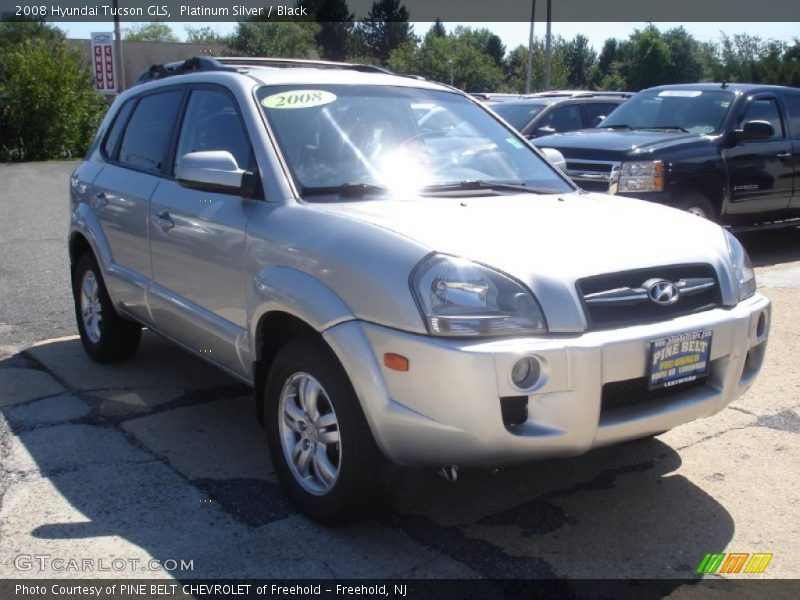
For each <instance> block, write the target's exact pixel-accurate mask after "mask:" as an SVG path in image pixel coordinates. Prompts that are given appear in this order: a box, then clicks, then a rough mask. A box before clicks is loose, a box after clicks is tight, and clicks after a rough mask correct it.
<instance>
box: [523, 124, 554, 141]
mask: <svg viewBox="0 0 800 600" xmlns="http://www.w3.org/2000/svg"><path fill="white" fill-rule="evenodd" d="M555 132H556V130H555V129H553V128H552V127H550V126H548V125H545V126H544V127H536V128H535V129H534V130H533V131H531V132H530V133H529V134H528V137H529V138H537V137H542V136H543V135H550V134H551V133H555Z"/></svg>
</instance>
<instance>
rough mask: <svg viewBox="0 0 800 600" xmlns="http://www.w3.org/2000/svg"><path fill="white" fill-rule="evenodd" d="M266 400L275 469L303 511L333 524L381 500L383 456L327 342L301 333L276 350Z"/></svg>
mask: <svg viewBox="0 0 800 600" xmlns="http://www.w3.org/2000/svg"><path fill="white" fill-rule="evenodd" d="M264 402H265V405H264V414H265V415H267V423H266V425H267V427H266V429H267V442H268V445H269V451H270V455H271V457H272V463H273V467H274V468H275V473H276V474H277V476H278V480H279V481H280V483H281V486H282V487H283V490H284V492H285V493H286V495H287V496H289V499H290V500H292V502H294V504H295V505H296V506H297V507H298V508H299V509H300V510H301V512H303V513H304V514H305V515H307V516H308V517H310V518H312V519H314V520H315V521H318V522H320V523H324V524H328V525H334V524H339V523H345V522H350V521H355V520H358V519H360V518H362V517H364V516H366V515H367V514H368V513H369V512H371V511H372V510H373V508H375V507H376V503H377V501H378V500H379V498H381V496H383V493H382V492H383V485H382V480H383V475H384V473H385V467H386V461H385V459H384V458H383V455H382V454H381V452H380V450H379V449H378V447H377V445H376V443H375V440H374V438H373V437H372V432H371V431H370V429H369V425H368V424H367V421H366V418H365V417H364V413H363V412H362V410H361V405H360V403H359V401H358V398H357V397H356V394H355V391H354V390H353V387H352V385H351V384H350V380H349V379H348V377H347V374H346V373H345V372H344V369H342V367H341V365H340V364H339V362H338V360H337V359H336V357H335V356H334V355H333V353H332V352H331V350H330V349H329V348H327V347H326V346H325V345H324V344H323V342H321V341H320V340H316V339H314V338H301V339H296V340H293V341H291V342H289V343H288V344H287V345H286V346H284V347H283V348H282V349H281V350H280V351H279V352H278V355H277V356H276V357H275V359H274V361H273V363H272V367H271V369H270V372H269V376H268V377H267V384H266V393H265V394H264Z"/></svg>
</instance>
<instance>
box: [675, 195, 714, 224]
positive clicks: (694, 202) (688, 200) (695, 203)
mask: <svg viewBox="0 0 800 600" xmlns="http://www.w3.org/2000/svg"><path fill="white" fill-rule="evenodd" d="M675 208H678V209H680V210H685V211H686V212H688V213H690V214H692V215H695V216H697V217H700V218H702V219H708V220H709V221H714V220H715V219H716V213H715V212H714V207H713V206H711V202H709V201H708V198H706V197H705V196H704V195H703V194H701V193H699V192H689V193H687V194H686V195H685V196H684V198H683V199H682V200H681V201H680V202H679V203H678V204H677V205H676V207H675Z"/></svg>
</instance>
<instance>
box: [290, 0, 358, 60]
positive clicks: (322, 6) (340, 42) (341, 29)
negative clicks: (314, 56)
mask: <svg viewBox="0 0 800 600" xmlns="http://www.w3.org/2000/svg"><path fill="white" fill-rule="evenodd" d="M298 6H304V7H305V8H306V9H307V11H308V14H309V16H311V17H313V19H314V21H316V22H317V23H318V24H319V26H320V29H319V32H318V33H317V34H316V36H315V39H316V42H317V45H318V46H319V47H320V48H321V50H322V57H323V58H325V59H327V60H344V59H345V58H347V56H348V54H349V39H350V36H351V35H352V33H353V18H354V15H353V13H351V12H350V9H349V8H348V7H347V2H346V0H300V1H299V2H298Z"/></svg>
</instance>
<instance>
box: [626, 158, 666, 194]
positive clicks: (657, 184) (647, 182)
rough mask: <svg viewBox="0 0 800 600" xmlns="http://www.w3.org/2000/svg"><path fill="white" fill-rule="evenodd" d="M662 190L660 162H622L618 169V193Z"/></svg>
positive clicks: (662, 179) (662, 169) (662, 170)
mask: <svg viewBox="0 0 800 600" xmlns="http://www.w3.org/2000/svg"><path fill="white" fill-rule="evenodd" d="M663 189H664V163H663V162H661V161H660V160H650V161H646V162H624V163H622V165H621V166H620V169H619V182H618V184H617V191H618V192H660V191H662V190H663Z"/></svg>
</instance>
